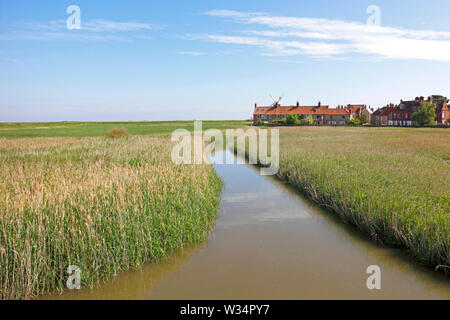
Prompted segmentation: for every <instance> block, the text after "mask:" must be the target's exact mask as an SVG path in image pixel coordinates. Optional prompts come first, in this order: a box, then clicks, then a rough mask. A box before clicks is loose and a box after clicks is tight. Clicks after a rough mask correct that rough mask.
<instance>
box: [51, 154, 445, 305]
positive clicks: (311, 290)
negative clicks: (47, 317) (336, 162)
mask: <svg viewBox="0 0 450 320" xmlns="http://www.w3.org/2000/svg"><path fill="white" fill-rule="evenodd" d="M216 156H221V154H217V155H216ZM227 156H231V154H227ZM215 169H216V171H217V173H218V174H219V175H220V176H221V178H222V180H223V181H224V183H225V188H224V190H223V193H222V199H221V206H220V211H219V215H218V218H217V220H216V224H215V226H214V229H213V230H212V231H211V233H210V236H209V239H208V241H207V242H205V243H203V244H200V245H197V246H192V247H189V248H186V249H184V250H180V251H178V252H176V253H174V254H173V255H171V256H170V257H168V258H167V259H164V260H162V261H160V262H156V263H147V264H145V265H144V266H143V267H142V268H141V269H140V270H131V271H124V272H121V273H120V274H119V275H118V276H116V277H114V278H113V279H111V280H110V281H108V282H107V283H105V284H103V285H101V286H100V287H98V288H96V289H94V290H91V289H89V288H82V289H81V290H66V291H65V292H64V293H63V294H62V295H56V296H55V295H51V296H45V297H42V298H44V299H450V281H448V280H447V279H445V278H444V277H443V276H442V275H440V274H436V273H434V272H432V271H431V270H430V269H427V268H425V267H422V266H420V265H418V264H416V263H415V262H413V261H412V260H411V259H409V258H408V257H406V256H405V254H404V253H403V252H401V251H400V250H398V249H393V248H386V247H382V246H380V245H378V244H376V243H374V242H372V241H370V240H368V239H367V238H365V237H364V236H362V235H360V234H359V233H358V232H357V231H356V230H354V229H353V228H351V227H349V226H347V225H345V224H344V223H342V222H341V221H339V220H338V219H337V218H336V217H334V216H333V214H332V213H330V212H327V211H325V210H323V209H321V208H319V207H318V206H317V205H315V204H313V203H312V202H311V201H309V200H308V199H306V198H304V197H303V196H302V195H301V194H299V193H298V192H296V191H294V190H293V189H292V188H291V187H289V186H288V185H286V184H285V183H283V182H281V181H279V180H277V179H275V178H273V177H267V176H261V175H260V174H259V170H258V169H257V168H255V167H254V166H249V165H215ZM370 265H377V266H379V267H380V269H381V289H380V290H376V289H375V290H369V289H368V288H367V285H366V280H367V278H368V277H369V275H368V274H367V273H366V269H367V267H368V266H370Z"/></svg>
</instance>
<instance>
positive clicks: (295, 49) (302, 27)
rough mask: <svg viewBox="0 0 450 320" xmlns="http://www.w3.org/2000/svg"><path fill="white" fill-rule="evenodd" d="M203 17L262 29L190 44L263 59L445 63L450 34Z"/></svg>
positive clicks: (261, 17)
mask: <svg viewBox="0 0 450 320" xmlns="http://www.w3.org/2000/svg"><path fill="white" fill-rule="evenodd" d="M205 14H207V15H209V16H213V17H222V18H231V19H233V21H235V22H238V23H241V24H244V25H257V26H262V27H265V28H267V29H264V30H242V31H241V32H242V33H244V34H247V35H249V36H228V35H200V36H192V37H191V38H192V39H195V38H197V39H202V40H206V41H213V42H219V43H229V44H240V45H247V46H256V47H260V48H263V49H264V51H263V52H261V54H262V55H270V56H283V55H284V56H288V55H291V56H292V55H306V56H313V57H338V56H340V57H342V56H346V55H349V54H355V53H357V54H366V55H367V54H369V55H375V56H378V57H382V58H389V59H424V60H436V61H450V54H449V52H450V32H442V31H434V30H410V29H402V28H393V27H385V26H370V25H366V24H363V23H361V22H357V21H343V20H331V19H322V18H303V17H284V16H273V15H269V14H264V13H249V12H238V11H231V10H211V11H208V12H205ZM250 35H251V36H250Z"/></svg>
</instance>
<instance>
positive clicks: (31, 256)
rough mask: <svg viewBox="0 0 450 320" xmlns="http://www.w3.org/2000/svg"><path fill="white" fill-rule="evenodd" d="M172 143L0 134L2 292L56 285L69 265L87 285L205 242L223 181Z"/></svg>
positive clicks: (20, 294)
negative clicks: (189, 161)
mask: <svg viewBox="0 0 450 320" xmlns="http://www.w3.org/2000/svg"><path fill="white" fill-rule="evenodd" d="M24 146H26V147H24ZM36 146H37V147H36ZM170 150H171V142H170V139H169V138H168V137H159V136H158V137H155V136H153V137H150V136H130V137H129V138H128V139H127V140H124V139H115V140H109V139H108V140H107V139H103V138H101V137H99V138H82V139H72V138H51V139H48V138H25V139H14V140H11V139H0V298H1V299H22V298H30V297H33V296H37V295H40V294H44V293H48V292H51V291H54V290H58V291H61V290H63V289H64V288H65V284H66V280H67V277H68V274H67V273H66V270H67V267H68V266H69V265H76V266H78V267H80V269H81V272H82V273H81V277H82V286H93V285H95V284H96V283H98V282H99V281H102V280H106V279H108V278H109V277H110V276H111V275H114V274H117V273H118V272H119V271H120V270H124V269H128V268H137V267H138V266H140V265H141V264H142V263H143V262H145V261H152V260H157V259H160V258H161V257H164V256H166V255H168V254H169V253H171V252H173V251H174V250H176V249H179V248H183V247H184V246H186V245H188V244H191V243H194V242H200V241H203V240H205V239H206V238H207V235H208V232H209V230H210V227H211V226H212V224H213V222H214V219H215V217H216V212H217V208H218V196H219V194H220V191H221V186H222V184H221V183H222V182H221V180H220V178H219V177H218V176H217V175H216V173H215V172H214V169H213V168H212V166H209V165H196V166H190V165H181V166H177V165H175V164H173V163H172V161H171V158H170Z"/></svg>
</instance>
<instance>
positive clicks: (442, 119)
mask: <svg viewBox="0 0 450 320" xmlns="http://www.w3.org/2000/svg"><path fill="white" fill-rule="evenodd" d="M435 110H436V123H437V124H447V125H448V124H450V109H449V108H448V102H447V99H444V100H439V101H438V102H436V105H435Z"/></svg>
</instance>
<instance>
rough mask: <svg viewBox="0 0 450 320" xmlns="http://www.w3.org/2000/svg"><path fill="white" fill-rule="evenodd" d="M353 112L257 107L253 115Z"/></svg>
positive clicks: (344, 113) (321, 108) (346, 110)
mask: <svg viewBox="0 0 450 320" xmlns="http://www.w3.org/2000/svg"><path fill="white" fill-rule="evenodd" d="M350 113H351V111H350V110H349V109H347V108H342V109H334V108H329V106H320V107H319V106H298V107H297V106H285V107H281V106H277V107H256V108H255V110H254V111H253V114H268V115H281V114H316V115H348V114H350Z"/></svg>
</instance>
